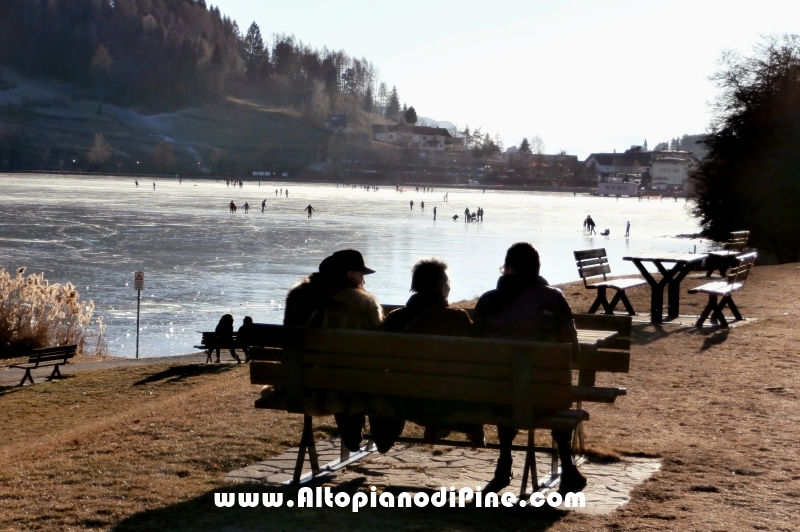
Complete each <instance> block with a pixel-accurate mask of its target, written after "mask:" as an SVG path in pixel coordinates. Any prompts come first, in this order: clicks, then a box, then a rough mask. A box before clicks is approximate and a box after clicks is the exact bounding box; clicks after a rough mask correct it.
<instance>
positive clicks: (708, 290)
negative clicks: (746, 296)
mask: <svg viewBox="0 0 800 532" xmlns="http://www.w3.org/2000/svg"><path fill="white" fill-rule="evenodd" d="M757 255H758V253H756V252H755V251H751V252H749V253H743V254H741V255H738V256H737V257H736V258H735V259H734V264H735V266H733V267H732V268H731V270H730V272H729V273H728V274H727V275H726V276H725V279H724V280H722V281H715V282H712V283H706V284H704V285H700V286H696V287H694V288H692V289H690V290H689V293H690V294H698V293H700V294H708V304H707V305H706V308H704V309H703V312H702V313H700V317H699V318H698V319H697V322H696V323H695V325H696V326H697V327H702V326H703V323H704V322H705V321H706V320H707V319H708V317H709V315H710V316H711V319H712V321H713V320H716V321H718V322H719V325H720V327H723V328H727V327H728V322H727V320H726V319H725V316H724V315H723V314H722V310H723V309H724V308H725V307H728V308H730V309H731V312H732V313H733V316H734V317H735V318H736V319H737V320H741V319H743V318H742V315H741V313H740V312H739V309H738V308H737V307H736V304H735V303H734V302H733V293H734V292H739V291H741V290H742V289H744V285H745V283H746V282H747V276H748V275H749V274H750V270H751V269H752V268H753V263H754V262H755V260H756V256H757ZM718 298H721V299H719V301H717V299H718Z"/></svg>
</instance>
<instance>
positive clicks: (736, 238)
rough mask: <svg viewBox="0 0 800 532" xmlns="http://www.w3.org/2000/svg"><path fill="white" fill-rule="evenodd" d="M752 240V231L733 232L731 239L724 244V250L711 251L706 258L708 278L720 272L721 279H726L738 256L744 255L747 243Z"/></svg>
mask: <svg viewBox="0 0 800 532" xmlns="http://www.w3.org/2000/svg"><path fill="white" fill-rule="evenodd" d="M749 240H750V231H733V232H732V233H731V237H730V239H728V241H727V242H725V243H723V244H722V249H721V250H718V251H709V252H708V257H707V258H706V263H705V266H706V269H707V271H706V277H711V274H712V273H714V270H718V271H719V275H720V277H725V272H726V271H727V269H728V268H730V267H731V265H732V264H733V263H734V260H735V259H736V256H737V255H740V254H741V253H744V251H745V249H747V242H748V241H749Z"/></svg>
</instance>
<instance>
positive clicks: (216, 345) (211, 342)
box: [194, 331, 250, 364]
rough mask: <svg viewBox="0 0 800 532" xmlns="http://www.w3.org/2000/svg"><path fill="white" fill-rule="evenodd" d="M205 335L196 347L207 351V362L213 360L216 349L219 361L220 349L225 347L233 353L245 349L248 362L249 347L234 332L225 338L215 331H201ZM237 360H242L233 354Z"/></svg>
mask: <svg viewBox="0 0 800 532" xmlns="http://www.w3.org/2000/svg"><path fill="white" fill-rule="evenodd" d="M201 334H202V335H203V339H202V341H201V342H200V345H196V346H194V348H195V349H203V350H204V351H205V352H206V355H207V356H206V364H209V363H211V362H212V359H211V355H212V353H213V352H214V351H216V352H217V362H219V355H220V351H221V350H223V349H229V350H231V352H232V353H235V352H236V350H237V349H239V350H240V351H243V352H244V354H245V362H247V361H248V360H249V359H250V357H249V356H248V354H247V347H248V346H246V345H242V343H241V342H240V341H239V339H238V337H237V336H238V335H237V334H236V333H233V334H232V335H230V336H226V338H225V339H220V338H219V335H218V334H217V333H216V332H214V331H205V332H201ZM233 357H234V358H235V359H236V361H238V362H241V360H239V358H238V357H237V356H236V355H233Z"/></svg>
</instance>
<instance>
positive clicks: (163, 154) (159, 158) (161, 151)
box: [153, 142, 177, 174]
mask: <svg viewBox="0 0 800 532" xmlns="http://www.w3.org/2000/svg"><path fill="white" fill-rule="evenodd" d="M173 146H174V145H173V144H172V143H171V142H159V143H158V146H156V147H155V149H154V150H153V162H154V163H155V165H156V166H157V167H159V168H161V170H162V172H163V173H165V174H166V173H167V170H170V169H172V168H174V167H175V163H176V162H177V160H176V158H175V152H174V148H173Z"/></svg>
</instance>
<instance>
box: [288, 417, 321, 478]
mask: <svg viewBox="0 0 800 532" xmlns="http://www.w3.org/2000/svg"><path fill="white" fill-rule="evenodd" d="M306 451H308V457H309V461H310V462H311V471H312V472H313V473H314V474H316V473H319V463H318V462H317V448H316V447H315V446H314V430H313V428H312V425H311V416H303V434H302V436H300V449H298V451H297V461H296V462H295V465H294V476H293V477H292V483H293V484H299V483H300V477H301V476H302V474H303V463H304V462H305V460H306Z"/></svg>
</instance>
